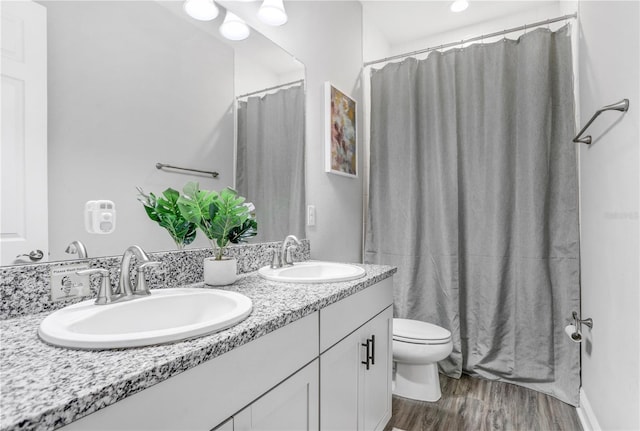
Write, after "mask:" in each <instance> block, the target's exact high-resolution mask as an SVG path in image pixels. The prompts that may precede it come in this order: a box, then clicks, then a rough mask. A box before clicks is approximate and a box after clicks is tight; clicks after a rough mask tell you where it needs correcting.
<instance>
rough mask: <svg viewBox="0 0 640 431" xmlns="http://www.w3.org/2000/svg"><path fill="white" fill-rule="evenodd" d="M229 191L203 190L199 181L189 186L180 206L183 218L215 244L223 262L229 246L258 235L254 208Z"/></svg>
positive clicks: (183, 193) (180, 201) (185, 189)
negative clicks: (253, 212)
mask: <svg viewBox="0 0 640 431" xmlns="http://www.w3.org/2000/svg"><path fill="white" fill-rule="evenodd" d="M244 201H245V198H243V197H242V196H238V193H237V192H236V191H235V190H233V189H231V188H226V189H224V190H222V191H221V192H219V193H218V192H215V191H209V190H200V186H199V184H198V183H197V182H189V183H187V184H186V185H185V186H184V188H183V190H182V196H180V198H179V199H178V207H179V208H180V212H181V213H182V215H183V217H184V218H185V219H186V220H188V221H189V222H191V223H194V224H195V225H196V226H198V228H199V229H200V230H201V231H202V233H204V234H205V236H206V237H207V238H208V239H209V242H210V243H211V247H212V248H213V252H214V256H215V259H216V260H221V259H222V257H223V256H224V251H225V249H226V247H227V246H228V245H229V243H239V242H246V240H247V238H250V237H252V236H255V235H256V234H257V233H258V223H257V222H256V220H255V218H254V216H253V214H252V212H251V210H252V207H253V205H251V204H248V203H245V202H244Z"/></svg>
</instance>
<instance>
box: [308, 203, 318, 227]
mask: <svg viewBox="0 0 640 431" xmlns="http://www.w3.org/2000/svg"><path fill="white" fill-rule="evenodd" d="M315 225H316V206H315V205H307V226H315Z"/></svg>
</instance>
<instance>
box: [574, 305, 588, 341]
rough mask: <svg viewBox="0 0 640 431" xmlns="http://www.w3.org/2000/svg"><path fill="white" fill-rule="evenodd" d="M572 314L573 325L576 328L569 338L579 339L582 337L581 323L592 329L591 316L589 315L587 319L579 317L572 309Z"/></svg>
mask: <svg viewBox="0 0 640 431" xmlns="http://www.w3.org/2000/svg"><path fill="white" fill-rule="evenodd" d="M572 315H573V325H574V326H575V328H576V332H574V333H573V334H571V338H572V339H574V340H581V339H582V325H585V326H587V327H589V329H593V319H592V318H591V317H589V318H587V319H580V316H578V312H577V311H574V312H573V314H572Z"/></svg>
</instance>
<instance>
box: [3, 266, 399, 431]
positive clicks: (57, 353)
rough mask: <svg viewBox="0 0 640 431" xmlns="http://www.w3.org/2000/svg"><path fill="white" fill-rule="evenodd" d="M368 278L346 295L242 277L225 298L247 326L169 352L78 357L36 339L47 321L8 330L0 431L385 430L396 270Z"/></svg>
mask: <svg viewBox="0 0 640 431" xmlns="http://www.w3.org/2000/svg"><path fill="white" fill-rule="evenodd" d="M363 267H364V268H365V269H366V275H365V276H364V277H363V278H360V279H357V280H353V281H347V282H341V283H325V284H290V283H280V282H273V281H266V280H263V279H261V278H259V277H258V276H257V274H256V273H249V274H245V275H242V276H241V278H240V279H239V280H238V281H237V282H236V283H235V284H233V285H231V286H228V287H226V288H225V289H228V290H232V291H236V292H240V293H242V294H244V295H246V296H248V297H249V298H251V300H252V301H253V304H254V309H253V312H252V314H251V315H250V316H249V317H248V318H247V319H246V320H244V321H242V322H241V323H239V324H238V325H236V326H234V327H232V328H229V329H227V330H224V331H221V332H218V333H216V334H212V335H209V336H205V337H201V338H197V339H194V340H189V341H184V342H179V343H173V344H167V345H160V346H152V347H141V348H134V349H125V350H107V351H81V350H69V349H64V348H58V347H53V346H49V345H46V344H44V343H42V342H41V341H40V340H39V339H38V338H37V336H36V329H37V326H38V324H39V322H40V321H42V319H43V318H44V317H45V316H46V315H47V313H39V314H36V315H30V316H23V317H19V318H15V319H9V320H5V321H2V322H0V323H1V326H0V329H1V330H2V337H3V343H2V347H1V351H2V358H3V360H2V365H1V372H2V380H3V397H2V401H1V404H0V409H1V411H2V413H1V414H2V421H1V424H2V425H1V429H2V430H11V429H54V428H58V427H62V428H61V429H64V430H86V429H92V430H93V429H138V430H142V429H150V430H151V429H153V430H158V429H173V430H175V429H194V430H212V429H218V430H250V429H278V430H305V429H306V430H318V429H323V430H332V429H334V430H335V429H341V430H344V429H350V430H382V429H383V428H384V426H385V425H386V423H387V422H388V420H389V418H390V417H391V358H392V355H391V330H392V328H391V324H392V303H393V294H392V278H391V277H392V275H393V274H394V273H395V268H393V267H388V266H378V265H363ZM192 286H194V285H192ZM196 286H197V285H196ZM199 286H201V285H199ZM203 288H206V287H203Z"/></svg>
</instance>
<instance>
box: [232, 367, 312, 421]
mask: <svg viewBox="0 0 640 431" xmlns="http://www.w3.org/2000/svg"><path fill="white" fill-rule="evenodd" d="M318 393H319V387H318V359H316V360H314V361H313V362H311V363H310V364H309V365H307V366H306V367H304V368H303V369H302V370H300V371H298V372H297V373H295V374H294V375H293V376H291V377H289V378H288V379H287V380H285V381H284V382H282V383H281V384H279V385H278V386H276V387H275V388H273V389H272V390H270V391H269V392H267V393H266V394H265V395H263V396H262V397H260V398H259V399H257V400H256V401H255V402H253V403H252V404H251V405H249V406H248V407H247V408H245V409H244V410H242V411H241V412H240V413H238V414H236V415H235V416H234V417H233V429H234V431H249V430H251V431H258V430H273V431H302V430H308V431H312V430H313V431H317V430H318V410H319V405H318Z"/></svg>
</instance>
